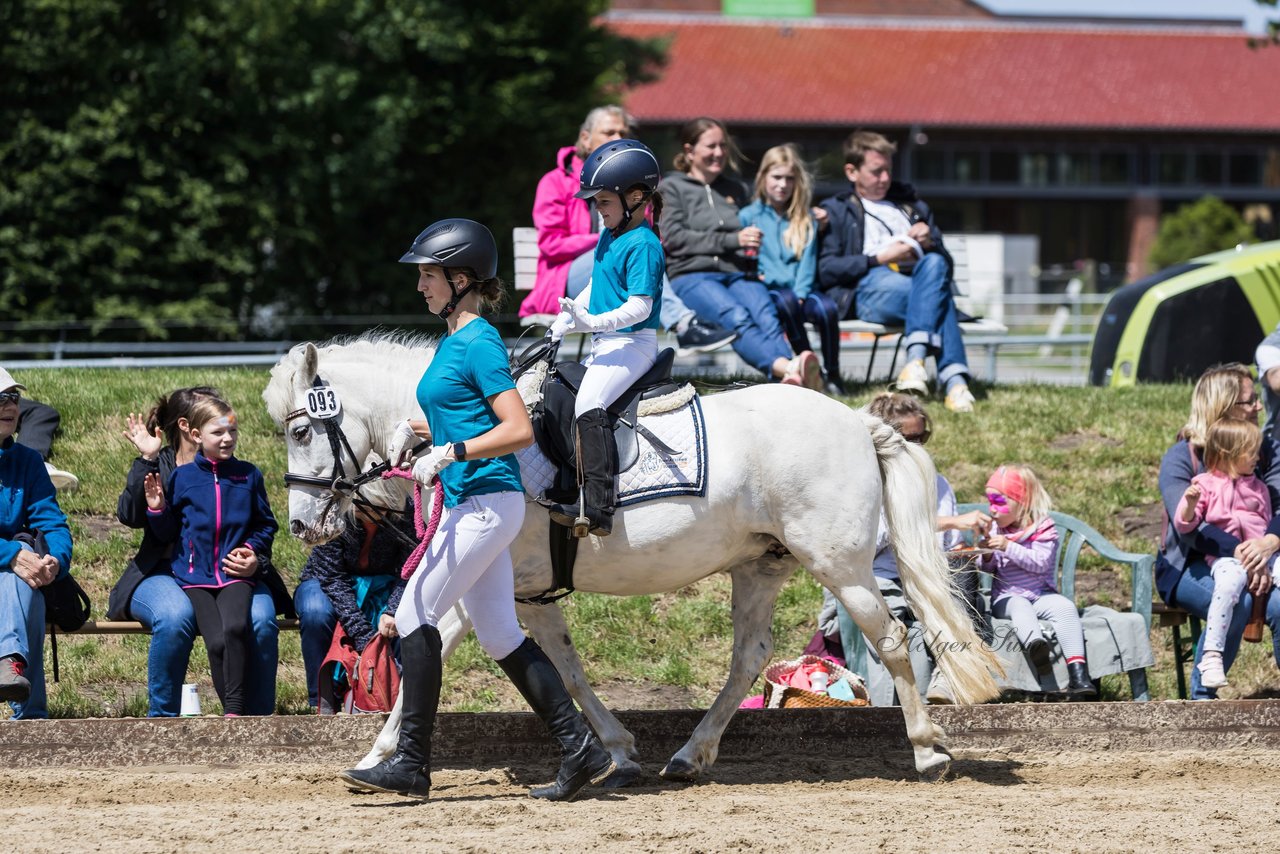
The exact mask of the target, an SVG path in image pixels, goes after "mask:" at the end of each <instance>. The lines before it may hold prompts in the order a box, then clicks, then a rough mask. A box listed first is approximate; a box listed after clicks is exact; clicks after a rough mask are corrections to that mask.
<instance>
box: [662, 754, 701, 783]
mask: <svg viewBox="0 0 1280 854" xmlns="http://www.w3.org/2000/svg"><path fill="white" fill-rule="evenodd" d="M658 776H660V777H662V779H664V780H670V781H671V782H673V783H696V782H698V769H697V768H695V767H694V765H693V763H692V762H689V761H687V760H684V759H680V758H679V757H672V759H671V761H670V762H668V763H667V767H666V768H663V769H662V770H661V771H659V772H658Z"/></svg>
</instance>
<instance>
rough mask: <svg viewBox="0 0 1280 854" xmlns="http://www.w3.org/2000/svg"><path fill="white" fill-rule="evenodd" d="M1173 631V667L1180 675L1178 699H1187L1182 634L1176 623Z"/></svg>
mask: <svg viewBox="0 0 1280 854" xmlns="http://www.w3.org/2000/svg"><path fill="white" fill-rule="evenodd" d="M1170 628H1171V629H1173V667H1174V670H1175V671H1176V672H1177V674H1178V699H1179V700H1185V699H1187V673H1186V670H1185V669H1184V668H1183V662H1182V632H1180V631H1178V626H1177V624H1176V623H1175V624H1174V625H1172V626H1170Z"/></svg>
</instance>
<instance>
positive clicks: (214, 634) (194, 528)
mask: <svg viewBox="0 0 1280 854" xmlns="http://www.w3.org/2000/svg"><path fill="white" fill-rule="evenodd" d="M187 420H188V422H189V424H190V429H191V438H192V439H194V440H195V442H196V444H197V445H199V447H200V451H199V453H197V454H196V458H195V460H194V461H193V462H190V463H188V464H186V465H183V466H179V467H178V468H176V469H174V471H173V474H172V475H171V476H170V479H169V484H168V488H165V486H164V485H163V484H162V483H161V481H160V475H159V474H158V473H150V474H148V475H147V476H146V481H145V488H146V493H147V524H148V525H149V526H150V528H151V530H152V531H153V532H154V533H155V534H156V536H158V537H159V538H160V539H161V540H162V541H165V542H175V543H176V547H175V549H174V552H173V557H172V559H171V561H170V564H169V569H170V572H172V573H173V577H174V578H176V579H177V581H178V584H179V585H181V587H182V589H183V592H185V593H186V594H187V597H188V598H189V599H190V600H191V606H192V608H194V609H195V614H196V625H198V626H199V627H200V634H201V635H202V636H203V637H204V642H205V647H206V648H207V649H208V652H209V668H210V671H211V673H212V676H213V685H214V688H215V689H216V690H217V692H218V698H219V699H220V700H221V701H222V709H223V712H224V713H225V714H227V715H228V716H239V715H241V714H243V713H244V708H245V706H244V699H245V673H246V671H247V669H248V665H249V650H250V648H251V638H252V634H251V624H250V604H251V603H252V600H253V591H254V575H255V574H256V573H257V570H258V555H270V554H271V543H272V540H273V538H274V537H275V532H276V519H275V516H274V515H272V513H271V506H270V504H268V502H267V490H266V486H265V484H264V483H263V481H262V472H260V471H258V469H257V468H256V467H255V466H254V465H253V464H252V463H247V462H244V461H243V460H239V459H236V457H235V449H236V443H237V441H238V440H239V435H240V434H239V428H238V426H237V424H236V414H235V412H234V410H232V408H231V406H230V405H229V404H227V403H226V402H225V401H222V400H219V399H217V398H214V397H207V398H204V399H202V400H200V401H199V402H197V403H196V404H194V405H193V406H192V407H191V413H190V415H189V416H188V418H187ZM166 496H170V497H166Z"/></svg>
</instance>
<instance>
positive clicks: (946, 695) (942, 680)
mask: <svg viewBox="0 0 1280 854" xmlns="http://www.w3.org/2000/svg"><path fill="white" fill-rule="evenodd" d="M924 698H925V700H927V701H928V703H929V705H931V706H954V705H955V704H956V696H955V694H952V693H951V683H950V682H948V681H947V677H946V675H945V674H944V673H943V672H942V669H941V668H940V667H938V666H937V665H934V668H933V675H932V676H930V677H929V690H927V691H925V693H924Z"/></svg>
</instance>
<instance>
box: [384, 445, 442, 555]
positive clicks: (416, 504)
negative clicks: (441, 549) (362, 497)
mask: <svg viewBox="0 0 1280 854" xmlns="http://www.w3.org/2000/svg"><path fill="white" fill-rule="evenodd" d="M382 476H383V478H389V477H403V478H408V479H409V480H413V473H412V472H410V471H409V470H408V469H396V468H393V469H389V470H387V471H384V472H383V473H382ZM431 482H432V484H434V486H435V492H434V494H433V495H432V496H431V519H430V521H428V522H425V523H424V522H423V519H422V484H420V483H418V482H417V481H414V484H413V529H414V531H416V532H417V534H418V546H417V548H415V549H414V550H413V554H411V555H409V559H408V560H406V561H405V562H404V568H403V569H401V570H400V577H401V578H403V579H408V577H409V576H411V575H413V571H414V570H415V569H417V568H418V563H419V562H420V561H421V560H422V556H423V555H425V554H426V553H427V549H428V548H429V547H430V546H431V540H432V539H433V538H434V537H435V535H436V529H437V528H439V527H440V515H441V514H442V513H443V512H444V487H443V486H441V485H440V478H438V477H437V478H433V479H432V481H431Z"/></svg>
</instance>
